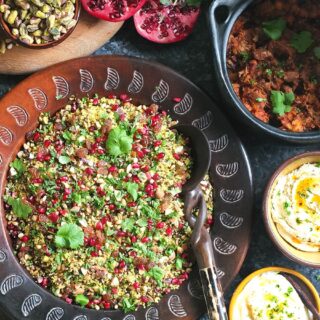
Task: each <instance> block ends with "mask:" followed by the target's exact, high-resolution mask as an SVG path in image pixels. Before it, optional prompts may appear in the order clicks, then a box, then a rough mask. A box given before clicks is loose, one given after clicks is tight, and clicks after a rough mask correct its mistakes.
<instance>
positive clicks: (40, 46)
mask: <svg viewBox="0 0 320 320" xmlns="http://www.w3.org/2000/svg"><path fill="white" fill-rule="evenodd" d="M2 2H3V1H1V3H2ZM80 11H81V4H80V0H76V1H75V12H74V17H73V18H74V19H75V20H76V22H77V23H76V24H75V26H74V27H73V28H71V29H69V30H68V32H66V33H65V34H64V35H62V36H61V37H60V38H59V39H58V40H53V41H50V42H47V43H41V44H36V43H33V44H27V43H24V42H23V41H21V40H20V39H19V38H18V37H17V36H14V35H13V34H12V32H11V29H10V27H9V26H8V24H7V22H6V21H5V20H4V18H3V14H0V25H1V27H2V30H3V31H4V33H5V34H6V35H7V36H8V37H9V38H10V39H12V40H13V41H14V42H15V43H18V44H19V45H21V46H23V47H26V48H29V49H47V48H51V47H54V46H56V45H58V44H59V43H61V42H63V41H64V40H65V39H67V38H68V37H69V36H70V34H71V33H72V32H73V30H74V29H75V27H76V25H77V24H78V21H79V16H80Z"/></svg>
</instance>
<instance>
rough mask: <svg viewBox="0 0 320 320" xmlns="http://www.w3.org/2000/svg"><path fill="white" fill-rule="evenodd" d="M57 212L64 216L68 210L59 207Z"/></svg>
mask: <svg viewBox="0 0 320 320" xmlns="http://www.w3.org/2000/svg"><path fill="white" fill-rule="evenodd" d="M58 212H59V214H61V215H62V216H66V215H67V213H68V211H67V210H65V209H59V210H58Z"/></svg>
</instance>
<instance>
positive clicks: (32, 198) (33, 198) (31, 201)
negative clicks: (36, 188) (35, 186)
mask: <svg viewBox="0 0 320 320" xmlns="http://www.w3.org/2000/svg"><path fill="white" fill-rule="evenodd" d="M27 200H28V202H30V203H31V204H35V203H36V197H35V196H33V195H31V196H29V197H28V199H27Z"/></svg>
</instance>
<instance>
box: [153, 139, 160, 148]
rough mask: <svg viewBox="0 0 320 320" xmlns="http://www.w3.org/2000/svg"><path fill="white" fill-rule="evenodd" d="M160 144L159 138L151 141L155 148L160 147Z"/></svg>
mask: <svg viewBox="0 0 320 320" xmlns="http://www.w3.org/2000/svg"><path fill="white" fill-rule="evenodd" d="M161 144H162V141H160V140H156V141H154V142H153V146H154V147H155V148H156V147H160V146H161Z"/></svg>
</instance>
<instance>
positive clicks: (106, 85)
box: [0, 56, 252, 320]
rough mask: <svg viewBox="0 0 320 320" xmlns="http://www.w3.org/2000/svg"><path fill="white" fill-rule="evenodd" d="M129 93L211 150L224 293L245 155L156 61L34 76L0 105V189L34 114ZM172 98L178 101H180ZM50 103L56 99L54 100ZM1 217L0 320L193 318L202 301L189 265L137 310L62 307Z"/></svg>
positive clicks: (240, 238) (113, 60) (94, 60)
mask: <svg viewBox="0 0 320 320" xmlns="http://www.w3.org/2000/svg"><path fill="white" fill-rule="evenodd" d="M94 93H98V94H99V95H107V94H109V93H115V94H120V93H128V94H130V95H131V96H132V97H133V100H134V102H141V103H144V104H150V103H152V102H155V103H158V104H160V105H161V106H162V109H164V110H167V111H168V112H169V114H170V115H171V116H172V117H173V118H174V119H176V120H179V122H180V123H186V124H193V125H194V126H196V127H198V128H200V129H201V130H202V131H203V133H204V134H205V135H206V137H207V139H208V141H209V143H210V148H211V152H212V153H211V155H212V162H211V165H210V170H209V173H210V176H211V182H212V183H213V185H214V188H215V195H214V199H215V200H214V201H215V203H214V206H215V224H214V227H213V228H212V230H211V235H212V240H213V246H214V250H215V256H216V261H217V264H218V268H219V276H220V278H221V282H222V285H223V287H224V289H225V288H226V287H227V286H228V285H229V284H230V282H231V281H232V280H233V278H234V277H235V276H236V274H237V273H238V271H239V269H240V267H241V265H242V263H243V260H244V258H245V255H246V252H247V248H248V245H249V239H250V229H251V209H252V182H251V172H250V167H249V163H248V159H247V156H246V154H245V151H244V149H243V147H242V145H241V143H240V141H239V139H238V138H237V136H236V134H235V133H234V131H233V130H232V128H231V127H230V125H229V124H228V122H227V121H226V119H225V118H224V117H223V116H222V114H221V113H220V112H219V110H218V108H217V107H216V106H215V105H214V103H213V102H212V101H211V100H210V99H209V97H208V96H206V95H205V94H204V93H203V92H202V91H201V90H200V89H199V88H197V87H196V86H195V85H194V84H192V83H191V82H190V81H188V80H187V79H186V78H184V77H182V76H181V75H179V74H177V73H176V72H174V71H172V70H171V69H169V68H167V67H164V66H162V65H160V64H156V63H151V62H148V61H144V60H140V59H134V58H127V57H116V56H98V57H90V58H83V59H77V60H71V61H68V62H66V63H62V64H58V65H56V66H53V67H50V68H49V69H46V70H45V71H42V72H39V73H37V74H35V75H33V76H31V77H30V78H28V79H26V80H25V81H23V82H21V83H20V84H19V85H18V86H17V87H16V88H14V89H13V90H12V91H10V93H8V94H7V95H6V96H5V97H4V98H3V99H2V100H1V101H0V163H1V164H0V183H1V184H0V186H1V194H3V190H4V185H5V183H6V172H7V169H8V165H9V163H10V161H11V160H12V159H13V158H14V157H15V155H16V153H17V152H18V150H19V149H20V147H21V145H22V144H23V142H24V140H25V134H26V133H27V132H28V131H30V130H32V129H34V128H35V127H36V126H37V119H38V117H39V114H40V112H42V111H50V112H51V113H53V112H55V111H57V110H59V109H60V108H62V107H63V106H65V104H66V103H67V101H68V98H69V97H70V96H71V95H77V96H78V97H79V96H85V95H93V94H94ZM174 97H181V98H183V99H182V101H181V102H180V103H175V102H173V98H174ZM57 98H59V99H58V100H57ZM1 217H2V218H1V219H0V315H2V314H8V318H9V319H19V320H21V319H23V318H24V317H27V318H28V319H29V320H31V319H32V320H41V319H44V320H60V319H62V320H102V319H104V320H110V319H112V320H120V319H121V320H138V319H140V320H161V319H163V320H171V319H172V320H173V319H177V318H181V319H197V318H198V317H199V316H200V315H201V314H203V313H204V312H205V303H204V300H203V295H202V291H201V286H200V284H199V281H198V280H197V279H198V271H197V269H196V268H194V270H193V274H192V275H191V277H190V279H189V280H188V281H186V282H185V283H184V284H183V285H182V287H180V289H179V290H177V291H174V292H171V293H170V294H168V295H166V296H164V297H163V299H161V301H160V303H159V304H155V305H152V306H150V307H149V308H147V309H142V308H141V309H139V310H138V311H137V312H132V313H130V314H124V313H123V312H121V311H95V310H89V309H81V308H80V307H78V306H75V305H68V304H67V303H65V302H64V301H63V300H60V299H58V298H56V297H54V296H53V295H52V294H51V293H49V292H48V291H46V290H44V289H42V288H41V287H40V286H38V285H37V284H36V283H35V282H34V281H33V280H32V278H31V277H30V275H29V274H28V273H27V272H26V270H25V269H24V268H22V267H21V265H20V264H19V262H18V260H17V259H16V257H15V256H14V254H13V252H12V246H11V242H10V237H9V236H8V233H7V231H6V221H5V218H4V209H3V203H2V206H1Z"/></svg>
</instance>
